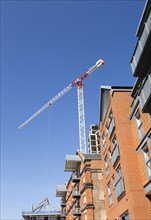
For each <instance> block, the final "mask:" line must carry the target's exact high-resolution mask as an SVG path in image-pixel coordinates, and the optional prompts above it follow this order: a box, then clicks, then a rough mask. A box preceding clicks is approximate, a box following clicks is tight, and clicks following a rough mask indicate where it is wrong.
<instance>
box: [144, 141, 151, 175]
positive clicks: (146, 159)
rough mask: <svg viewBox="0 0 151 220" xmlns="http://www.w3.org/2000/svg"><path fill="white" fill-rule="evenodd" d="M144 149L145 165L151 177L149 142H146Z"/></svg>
mask: <svg viewBox="0 0 151 220" xmlns="http://www.w3.org/2000/svg"><path fill="white" fill-rule="evenodd" d="M142 151H143V157H144V161H145V166H146V170H147V175H148V177H149V179H150V178H151V157H150V156H149V149H148V146H147V144H145V146H144V147H143V148H142Z"/></svg>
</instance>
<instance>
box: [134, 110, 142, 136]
mask: <svg viewBox="0 0 151 220" xmlns="http://www.w3.org/2000/svg"><path fill="white" fill-rule="evenodd" d="M135 119H136V125H137V129H138V134H139V137H140V139H142V138H143V137H144V129H143V124H142V119H141V115H140V111H139V109H138V110H137V111H136V113H135Z"/></svg>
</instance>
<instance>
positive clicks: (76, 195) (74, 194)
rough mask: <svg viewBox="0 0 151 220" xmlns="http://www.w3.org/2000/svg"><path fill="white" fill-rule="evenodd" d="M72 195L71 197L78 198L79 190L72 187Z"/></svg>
mask: <svg viewBox="0 0 151 220" xmlns="http://www.w3.org/2000/svg"><path fill="white" fill-rule="evenodd" d="M72 197H73V198H80V190H79V189H77V188H73V189H72Z"/></svg>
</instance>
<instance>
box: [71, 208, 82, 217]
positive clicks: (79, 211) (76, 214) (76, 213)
mask: <svg viewBox="0 0 151 220" xmlns="http://www.w3.org/2000/svg"><path fill="white" fill-rule="evenodd" d="M72 212H73V215H74V216H79V215H81V208H80V207H76V206H73V208H72Z"/></svg>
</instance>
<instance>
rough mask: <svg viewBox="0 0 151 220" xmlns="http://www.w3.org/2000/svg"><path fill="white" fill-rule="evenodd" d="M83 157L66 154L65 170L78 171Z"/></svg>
mask: <svg viewBox="0 0 151 220" xmlns="http://www.w3.org/2000/svg"><path fill="white" fill-rule="evenodd" d="M80 162H81V159H80V157H79V156H78V155H66V160H65V170H64V171H66V172H73V171H76V170H77V169H78V168H79V166H80Z"/></svg>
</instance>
